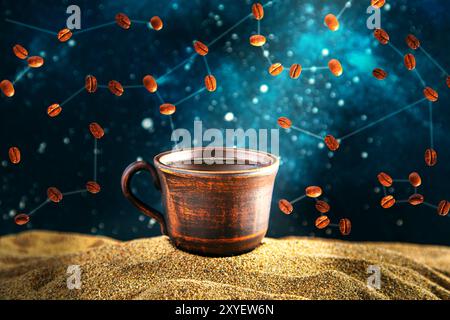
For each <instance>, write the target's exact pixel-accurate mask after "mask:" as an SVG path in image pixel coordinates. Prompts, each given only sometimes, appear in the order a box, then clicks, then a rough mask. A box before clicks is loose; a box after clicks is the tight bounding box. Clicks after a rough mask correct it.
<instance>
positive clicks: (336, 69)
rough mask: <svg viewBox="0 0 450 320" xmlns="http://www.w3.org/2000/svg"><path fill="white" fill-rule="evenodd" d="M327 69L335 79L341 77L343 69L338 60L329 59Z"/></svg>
mask: <svg viewBox="0 0 450 320" xmlns="http://www.w3.org/2000/svg"><path fill="white" fill-rule="evenodd" d="M328 68H329V69H330V71H331V73H332V74H334V75H335V76H336V77H340V76H341V75H342V72H343V69H342V65H341V63H340V62H339V60H337V59H331V60H330V61H329V62H328Z"/></svg>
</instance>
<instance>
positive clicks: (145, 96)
mask: <svg viewBox="0 0 450 320" xmlns="http://www.w3.org/2000/svg"><path fill="white" fill-rule="evenodd" d="M369 2H370V1H353V4H352V7H351V8H349V9H347V10H346V11H345V13H344V14H343V16H342V17H341V18H340V23H341V28H340V30H339V31H337V32H331V31H329V30H328V29H327V28H326V27H324V26H323V18H324V16H325V15H326V14H327V13H334V14H337V13H338V12H339V11H340V10H341V8H342V7H343V6H344V4H345V1H342V0H336V1H303V0H302V1H296V0H292V1H287V0H286V1H276V2H275V3H274V4H273V5H272V6H268V7H266V8H265V17H264V19H263V20H262V22H261V33H262V34H263V35H266V37H268V45H266V48H267V50H268V51H269V52H270V58H271V59H272V60H273V61H274V62H281V63H282V64H283V65H285V66H290V65H291V64H292V63H300V64H301V65H302V66H303V67H304V68H305V67H311V66H326V65H327V62H328V60H330V59H331V58H337V59H339V60H340V61H341V63H342V65H343V67H344V74H343V76H341V77H339V78H336V77H333V76H332V75H331V73H330V72H329V71H328V70H318V71H316V72H312V71H306V70H305V71H304V72H303V73H302V75H301V76H300V79H298V80H292V79H290V78H289V77H288V75H287V72H286V71H285V72H284V73H282V74H281V75H280V76H278V77H272V76H270V75H269V74H268V72H267V68H268V66H269V65H268V62H267V60H266V59H265V58H264V57H263V55H262V52H261V50H260V49H259V48H254V47H251V46H250V45H249V44H248V37H249V36H250V35H251V34H252V32H255V31H256V21H255V20H254V19H248V20H247V21H246V22H244V23H243V24H241V25H240V26H239V27H237V28H236V29H234V30H233V31H232V32H230V33H229V34H228V35H227V36H225V37H223V38H222V39H220V40H219V41H218V42H217V43H215V44H214V45H213V46H211V47H210V53H209V54H208V56H207V57H208V62H209V65H210V67H211V69H212V73H213V74H214V75H215V76H216V78H217V81H218V89H217V91H216V92H214V93H208V92H203V93H201V94H200V95H198V96H197V97H195V98H192V99H190V100H188V101H186V102H184V103H183V104H181V105H180V106H177V112H176V113H175V115H174V116H173V120H174V124H175V127H177V128H187V129H190V130H192V129H193V121H194V120H201V121H203V126H204V127H205V128H221V129H225V128H244V129H248V128H256V129H259V128H269V129H271V128H277V124H276V119H277V118H278V117H280V116H287V117H289V118H290V119H292V121H293V122H294V124H295V125H296V126H297V127H301V128H304V129H306V130H309V131H311V132H314V133H316V134H320V135H325V134H328V133H329V134H333V135H335V136H342V135H345V134H347V133H349V132H351V131H353V130H355V129H357V128H359V127H362V126H364V125H365V124H368V123H370V122H371V121H374V120H377V119H378V118H381V117H382V116H384V115H386V114H388V113H390V112H392V111H395V110H398V109H400V108H401V107H403V106H406V105H408V104H410V103H412V102H415V101H417V100H420V99H422V98H423V95H422V90H423V87H422V85H421V84H420V82H419V80H418V79H417V77H416V76H415V75H414V74H413V73H412V72H409V71H407V70H406V69H405V67H404V66H403V61H402V59H401V58H400V57H399V56H398V55H397V54H396V53H395V52H394V51H393V50H392V49H391V48H389V47H388V46H381V45H379V44H378V42H377V41H376V40H375V39H374V38H373V36H372V31H371V30H368V29H367V28H366V19H367V17H368V15H367V14H366V9H367V6H368V4H369ZM1 3H2V7H1V20H0V28H1V32H0V55H1V57H2V61H1V63H0V66H1V68H0V78H2V79H10V80H12V79H14V78H15V76H16V75H17V74H18V73H19V72H20V71H22V70H23V69H24V67H25V66H26V65H25V64H24V62H23V61H21V60H19V59H17V58H16V57H14V55H13V54H12V51H11V48H12V46H13V45H14V44H15V43H21V44H22V45H24V46H25V47H26V48H27V49H28V50H29V51H30V53H32V54H40V55H43V56H45V59H46V63H45V65H44V66H43V67H42V68H40V69H34V70H32V71H30V72H28V73H27V75H26V76H25V77H24V78H23V79H21V80H20V81H19V82H17V84H16V85H15V88H16V94H15V96H14V97H13V98H5V97H4V96H2V97H1V99H0V121H1V122H0V124H1V125H0V163H1V166H0V177H1V188H0V234H8V233H15V232H19V231H22V230H24V229H50V230H60V231H73V232H82V233H92V234H102V235H107V236H112V237H115V238H119V239H132V238H137V237H145V236H153V235H159V234H160V231H159V227H158V226H157V225H155V224H154V223H153V221H151V220H150V219H149V218H147V217H146V216H143V215H141V214H140V213H139V212H138V211H137V210H136V209H135V208H134V207H132V205H131V204H130V203H128V202H127V200H125V198H124V197H123V196H122V193H121V190H120V176H121V174H122V171H123V169H124V168H125V167H126V166H127V165H128V164H129V163H130V162H132V161H134V160H136V159H137V158H143V159H146V160H151V159H152V158H153V156H154V155H156V154H158V153H159V152H162V151H165V150H168V149H170V148H171V146H172V145H171V142H170V135H171V130H170V124H169V122H168V118H167V117H165V116H162V115H160V114H159V108H158V106H159V101H158V99H157V97H156V96H155V95H152V94H150V93H148V92H147V91H146V90H145V89H143V88H137V89H128V90H125V93H124V95H123V96H122V97H116V96H113V95H112V94H111V93H110V92H109V91H108V90H107V89H99V91H98V92H97V93H95V94H91V95H88V94H87V93H86V92H82V93H81V94H80V95H78V96H77V97H75V98H74V99H73V100H71V101H70V102H69V103H67V105H65V106H64V107H63V112H62V113H61V115H60V116H59V117H57V118H53V119H52V118H49V117H48V116H47V114H46V108H47V106H48V105H50V104H52V103H55V102H62V101H64V100H65V99H66V98H67V97H69V96H71V95H72V94H73V93H74V92H76V91H77V90H78V89H80V88H81V87H82V86H83V85H84V77H85V76H86V75H87V74H93V75H95V76H96V77H97V78H98V81H99V83H100V84H107V82H108V81H109V80H112V79H115V80H118V81H120V82H121V83H122V84H123V85H135V84H141V79H142V77H143V76H144V75H146V74H152V75H155V76H156V77H158V76H160V75H162V74H164V73H165V72H166V71H167V70H168V69H170V68H171V67H173V66H175V65H176V64H178V63H180V62H181V61H183V60H184V59H186V58H187V57H189V56H190V55H191V54H192V53H193V51H192V47H191V43H192V41H193V40H194V39H198V40H201V41H204V42H205V43H208V42H210V41H212V40H213V39H214V38H216V37H217V36H218V35H220V34H221V33H222V32H224V31H225V30H226V29H227V28H229V27H230V26H232V25H233V24H234V23H236V22H237V21H238V20H240V19H241V18H243V17H244V16H245V15H246V14H248V13H249V12H250V8H251V3H252V2H250V1H224V0H222V1H140V0H139V1H138V0H135V1H70V2H69V1H46V2H45V4H44V3H43V2H42V1H15V2H11V1H6V0H3V1H1ZM263 3H265V2H263ZM70 4H77V5H79V6H80V8H81V10H82V29H83V28H88V27H91V26H95V25H99V24H102V23H106V22H110V21H114V16H115V14H116V13H118V12H124V13H126V14H127V15H128V16H130V18H131V19H136V20H148V19H150V17H152V16H153V15H158V16H160V17H161V18H162V19H163V21H164V28H163V29H162V30H161V31H159V32H155V31H153V30H151V29H149V28H148V27H147V26H146V25H143V24H133V25H132V27H131V29H130V30H123V29H121V28H119V27H118V26H117V25H111V26H109V27H105V28H102V29H98V30H95V31H91V32H86V33H83V34H79V35H74V37H73V38H72V40H71V41H69V42H68V43H59V42H58V41H57V40H56V38H55V37H54V36H52V35H48V34H45V33H41V32H38V31H35V30H30V29H27V28H24V27H20V26H17V25H14V24H11V23H8V22H6V21H5V19H6V18H9V19H14V20H17V21H21V22H24V23H28V24H31V25H34V26H38V27H41V28H45V29H50V30H54V31H58V30H59V29H61V28H63V27H64V26H65V21H66V18H67V15H66V13H65V11H66V8H67V6H68V5H70ZM449 12H450V3H449V2H448V1H438V0H428V1H419V0H415V1H411V0H409V1H406V0H405V1H388V5H387V6H385V8H383V10H382V27H383V28H384V29H385V30H387V31H388V32H389V34H390V36H391V41H392V43H393V44H395V45H396V46H397V47H398V48H399V49H400V50H401V51H402V52H404V53H406V52H410V50H409V48H407V46H406V44H405V42H404V39H405V37H406V35H407V34H408V33H414V34H415V35H416V36H417V37H418V38H419V39H421V42H422V45H423V46H424V47H425V48H426V50H427V51H428V52H430V53H431V55H432V56H433V57H434V58H435V59H436V60H437V61H439V62H440V64H441V65H443V66H444V68H448V67H449V66H450V54H449V43H450V35H449V34H450V32H449V31H450V30H449V27H448V21H449ZM415 54H416V59H417V68H418V70H419V71H420V73H421V74H422V76H423V77H424V80H425V81H426V82H427V84H429V85H430V86H431V87H433V88H435V89H436V90H437V91H438V92H439V95H440V99H439V101H438V102H437V103H435V104H433V112H434V139H435V149H436V150H437V151H438V154H439V162H438V164H437V166H435V167H433V168H428V167H426V166H425V163H424V160H423V153H424V151H425V149H426V148H428V147H429V141H430V137H429V122H428V104H427V103H426V102H423V103H421V104H419V105H417V106H414V107H413V108H411V109H409V110H408V111H406V112H404V113H401V114H399V115H397V116H395V117H392V118H390V119H388V120H386V121H384V122H382V123H379V124H377V125H376V126H374V127H372V128H370V129H368V130H365V131H363V132H361V133H360V134H358V135H355V136H353V137H351V138H349V139H347V140H345V141H344V142H343V143H342V145H341V149H339V151H338V152H336V153H334V154H331V153H329V152H328V151H327V149H326V147H325V148H324V146H323V143H321V142H320V141H319V140H317V139H314V138H312V137H309V136H306V135H304V134H300V133H299V132H295V131H291V132H286V131H284V130H282V131H280V140H281V141H280V154H281V159H282V165H281V167H280V170H279V173H278V177H277V181H276V185H275V190H274V197H273V205H272V214H271V222H270V228H269V234H268V235H269V236H272V237H281V236H287V235H315V236H320V237H332V238H342V237H341V236H340V235H339V232H338V230H336V229H328V231H324V230H322V231H317V230H316V229H315V227H314V220H315V218H316V217H317V212H316V211H315V209H314V202H313V201H309V200H308V199H306V200H303V201H301V202H299V203H296V204H295V211H294V213H293V214H292V215H290V216H285V215H283V214H282V213H280V212H279V210H278V208H277V205H276V203H277V201H278V200H279V199H280V198H286V199H290V200H292V199H294V198H297V197H298V196H300V195H302V194H303V193H304V188H305V187H306V186H307V185H321V186H322V187H323V188H324V192H325V199H327V200H328V201H329V202H330V204H331V207H332V210H331V212H330V218H331V220H332V222H333V223H337V222H338V220H339V219H340V218H343V217H348V218H350V219H351V220H352V224H353V228H352V234H351V235H350V236H349V237H348V238H347V239H350V240H359V241H366V240H370V241H373V240H380V241H405V242H419V243H436V244H445V245H450V237H449V228H450V218H448V217H440V216H438V215H437V213H436V211H435V210H433V209H431V208H428V207H425V206H419V207H412V206H410V205H408V204H399V205H396V206H395V207H393V208H391V209H389V210H383V209H381V208H380V206H379V201H380V199H381V197H382V193H383V192H382V190H381V189H380V188H379V185H378V183H377V180H376V175H377V174H378V172H380V171H386V172H388V173H389V174H391V175H392V176H393V177H395V178H398V179H407V177H408V174H409V173H410V172H411V171H418V172H419V173H420V174H421V176H422V179H423V181H424V182H423V186H422V187H421V188H420V192H421V193H422V194H423V195H424V196H425V199H426V201H428V202H430V203H433V204H437V203H438V202H439V201H440V200H443V199H448V198H449V196H450V194H449V187H448V181H449V178H450V169H449V166H448V161H449V157H450V152H449V138H448V123H449V122H450V111H449V109H448V106H449V103H448V101H449V93H448V92H449V89H448V88H447V87H446V85H445V75H443V74H441V72H440V71H439V69H438V68H437V67H436V66H434V65H433V64H432V63H431V61H430V60H428V59H427V58H426V56H425V55H424V54H423V53H422V52H420V51H417V52H415ZM375 67H380V68H383V69H385V70H386V71H388V73H389V77H388V78H387V79H386V80H385V81H377V80H376V79H374V78H373V77H372V75H371V71H372V70H373V69H374V68H375ZM205 74H206V71H205V66H204V64H203V61H201V59H199V58H198V57H197V58H195V59H194V60H193V62H192V63H189V64H187V65H186V66H185V67H183V68H180V69H178V70H177V71H176V72H174V73H172V74H170V75H169V76H168V77H165V78H164V79H163V81H159V92H160V94H161V96H162V97H163V99H164V100H166V101H168V102H175V101H178V100H180V99H182V98H184V97H185V96H187V95H189V94H190V93H192V92H194V91H196V90H198V89H200V88H201V87H202V86H203V77H204V76H205ZM93 121H96V122H99V123H100V124H101V125H102V126H103V127H104V128H105V129H106V135H105V137H104V138H103V139H102V140H100V141H99V147H98V148H99V152H100V154H99V167H98V168H99V172H98V181H99V183H100V184H101V186H102V192H101V193H99V194H98V195H95V196H93V195H90V194H82V195H73V196H68V197H66V198H64V200H63V201H62V202H61V203H60V204H57V205H56V204H53V203H50V204H48V205H47V206H45V207H44V208H43V209H41V210H39V211H38V212H37V213H36V214H35V215H33V217H32V220H31V222H30V223H29V224H28V225H27V226H25V227H19V226H16V225H15V224H14V221H13V217H14V215H15V214H16V213H18V212H24V213H26V212H29V211H30V210H32V209H33V208H34V207H36V206H37V205H38V204H39V203H41V202H42V201H43V200H45V197H46V189H47V188H48V187H49V186H56V187H58V188H59V189H61V190H62V191H63V192H67V191H71V190H78V189H80V188H83V187H84V184H85V183H86V181H87V180H90V179H92V171H93V139H92V137H91V136H90V134H89V131H88V125H89V123H90V122H93ZM13 145H16V146H19V148H20V149H21V151H22V158H23V160H22V162H21V163H20V165H18V166H14V165H11V164H10V163H9V161H8V154H7V153H8V148H9V147H10V146H13ZM134 186H135V188H136V190H139V194H140V196H141V197H142V198H144V199H147V201H148V202H149V203H151V204H152V205H153V206H156V207H159V208H160V207H161V204H160V196H159V194H158V193H157V192H156V191H155V190H154V189H153V187H152V185H151V183H150V179H149V178H148V177H147V176H144V175H141V176H139V177H137V178H136V179H135V181H134ZM394 187H395V190H392V191H393V192H394V194H395V196H396V198H398V199H407V198H408V197H409V195H410V194H412V193H413V190H412V188H411V187H409V185H408V184H395V185H394Z"/></svg>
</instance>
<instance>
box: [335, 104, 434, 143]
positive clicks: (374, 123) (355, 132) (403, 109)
mask: <svg viewBox="0 0 450 320" xmlns="http://www.w3.org/2000/svg"><path fill="white" fill-rule="evenodd" d="M425 100H426V98H423V99H420V100H418V101H416V102H413V103H411V104H409V105H407V106H405V107H403V108H401V109H399V110H397V111H394V112H392V113H389V114H388V115H386V116H384V117H382V118H380V119H378V120H376V121H373V122H371V123H369V124H368V125H365V126H364V127H362V128H359V129H357V130H355V131H353V132H351V133H349V134H347V135H345V136H343V137H341V138H339V139H340V140H344V139H347V138H350V137H351V136H354V135H355V134H358V133H360V132H361V131H364V130H366V129H368V128H370V127H373V126H374V125H376V124H378V123H380V122H382V121H384V120H387V119H389V118H391V117H393V116H395V115H397V114H399V113H401V112H403V111H405V110H407V109H409V108H411V107H413V106H415V105H417V104H419V103H421V102H423V101H425Z"/></svg>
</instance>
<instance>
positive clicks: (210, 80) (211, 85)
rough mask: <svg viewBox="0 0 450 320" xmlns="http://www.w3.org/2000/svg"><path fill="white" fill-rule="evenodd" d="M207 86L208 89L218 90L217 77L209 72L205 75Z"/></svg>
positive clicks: (211, 90) (210, 90)
mask: <svg viewBox="0 0 450 320" xmlns="http://www.w3.org/2000/svg"><path fill="white" fill-rule="evenodd" d="M205 87H206V90H208V91H209V92H213V91H216V88H217V83H216V78H215V77H214V76H213V75H212V74H209V75H207V76H206V77H205Z"/></svg>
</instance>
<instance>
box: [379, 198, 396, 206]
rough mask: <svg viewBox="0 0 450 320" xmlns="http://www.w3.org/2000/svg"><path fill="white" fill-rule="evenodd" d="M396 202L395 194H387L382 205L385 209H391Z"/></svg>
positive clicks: (382, 200)
mask: <svg viewBox="0 0 450 320" xmlns="http://www.w3.org/2000/svg"><path fill="white" fill-rule="evenodd" d="M394 204H395V199H394V197H393V196H391V195H388V196H385V197H384V198H383V199H381V206H382V207H383V208H384V209H389V208H390V207H392V206H393V205H394Z"/></svg>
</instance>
